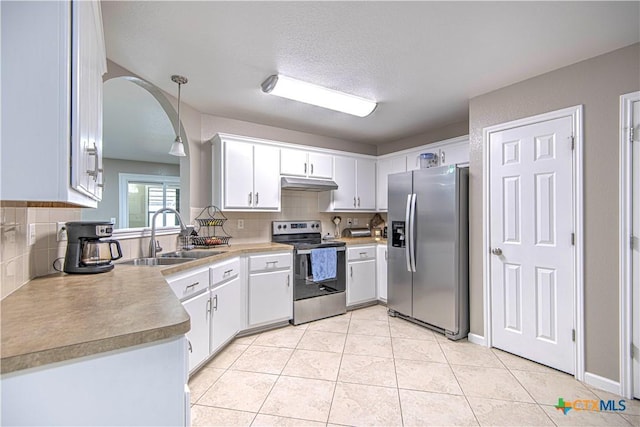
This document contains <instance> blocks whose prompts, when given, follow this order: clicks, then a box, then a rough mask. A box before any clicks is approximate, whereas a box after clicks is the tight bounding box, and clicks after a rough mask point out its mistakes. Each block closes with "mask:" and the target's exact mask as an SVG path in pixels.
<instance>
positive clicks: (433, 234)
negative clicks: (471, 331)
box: [389, 167, 459, 332]
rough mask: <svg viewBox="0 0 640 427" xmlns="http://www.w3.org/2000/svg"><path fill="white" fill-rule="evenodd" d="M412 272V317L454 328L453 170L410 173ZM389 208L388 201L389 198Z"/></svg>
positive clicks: (455, 221)
mask: <svg viewBox="0 0 640 427" xmlns="http://www.w3.org/2000/svg"><path fill="white" fill-rule="evenodd" d="M413 174H414V176H413V178H414V179H413V181H414V182H413V192H414V193H415V195H416V197H415V217H414V222H413V224H414V227H413V230H412V231H413V235H412V236H411V240H412V241H413V242H415V244H414V248H413V250H414V251H415V253H414V256H415V273H414V274H413V317H414V318H416V319H418V320H421V321H423V322H426V323H429V324H431V325H433V326H436V327H438V328H442V329H445V330H448V331H454V332H455V331H457V329H458V322H457V319H458V310H459V307H458V291H459V290H458V271H457V268H456V259H457V250H456V249H457V245H456V242H457V238H458V212H457V211H458V203H457V193H456V185H457V176H458V174H457V173H456V168H455V167H453V168H450V167H437V168H429V169H420V170H417V171H414V172H413ZM389 202H390V203H389V206H390V207H391V206H393V205H392V204H391V198H390V199H389Z"/></svg>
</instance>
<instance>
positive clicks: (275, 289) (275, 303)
mask: <svg viewBox="0 0 640 427" xmlns="http://www.w3.org/2000/svg"><path fill="white" fill-rule="evenodd" d="M292 310H293V298H292V292H291V271H290V270H286V271H274V272H269V273H260V274H252V275H251V276H249V325H250V326H254V325H259V324H263V323H270V322H277V321H280V320H287V319H290V318H291V314H292Z"/></svg>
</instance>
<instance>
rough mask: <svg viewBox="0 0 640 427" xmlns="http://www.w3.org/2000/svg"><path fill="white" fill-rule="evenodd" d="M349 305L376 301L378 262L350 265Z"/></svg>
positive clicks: (370, 261)
mask: <svg viewBox="0 0 640 427" xmlns="http://www.w3.org/2000/svg"><path fill="white" fill-rule="evenodd" d="M348 273H349V276H348V280H347V305H353V304H358V303H361V302H366V301H371V300H374V299H376V260H375V259H371V260H367V261H358V262H350V263H349V272H348Z"/></svg>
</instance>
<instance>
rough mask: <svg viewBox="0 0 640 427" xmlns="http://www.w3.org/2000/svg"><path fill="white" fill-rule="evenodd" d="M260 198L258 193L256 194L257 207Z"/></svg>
mask: <svg viewBox="0 0 640 427" xmlns="http://www.w3.org/2000/svg"><path fill="white" fill-rule="evenodd" d="M258 197H260V196H259V195H258V193H256V206H258V203H259V200H260V199H259V198H258Z"/></svg>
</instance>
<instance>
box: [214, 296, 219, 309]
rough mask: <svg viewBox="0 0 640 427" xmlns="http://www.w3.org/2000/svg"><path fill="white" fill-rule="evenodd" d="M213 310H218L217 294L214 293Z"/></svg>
mask: <svg viewBox="0 0 640 427" xmlns="http://www.w3.org/2000/svg"><path fill="white" fill-rule="evenodd" d="M213 311H218V295H217V294H216V295H214V297H213Z"/></svg>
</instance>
